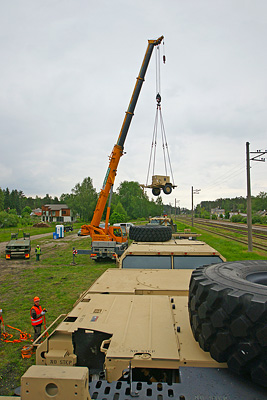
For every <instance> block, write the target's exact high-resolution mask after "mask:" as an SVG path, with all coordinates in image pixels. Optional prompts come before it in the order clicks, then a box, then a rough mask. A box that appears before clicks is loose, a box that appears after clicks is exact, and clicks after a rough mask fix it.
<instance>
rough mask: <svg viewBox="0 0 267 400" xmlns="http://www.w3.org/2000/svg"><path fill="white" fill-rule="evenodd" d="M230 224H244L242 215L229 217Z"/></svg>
mask: <svg viewBox="0 0 267 400" xmlns="http://www.w3.org/2000/svg"><path fill="white" fill-rule="evenodd" d="M231 222H245V218H244V217H242V215H240V214H237V215H233V216H232V217H231Z"/></svg>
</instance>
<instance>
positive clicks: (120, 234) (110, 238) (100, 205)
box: [77, 36, 164, 260]
mask: <svg viewBox="0 0 267 400" xmlns="http://www.w3.org/2000/svg"><path fill="white" fill-rule="evenodd" d="M163 38H164V37H163V36H160V37H159V38H158V39H156V40H149V41H148V46H147V49H146V53H145V56H144V59H143V63H142V65H141V69H140V72H139V75H138V77H137V78H136V79H137V80H136V84H135V87H134V90H133V93H132V97H131V100H130V103H129V106H128V110H127V111H126V115H125V117H124V120H123V124H122V127H121V130H120V134H119V137H118V140H117V143H116V144H115V145H114V147H113V150H112V153H111V155H110V157H109V166H108V169H107V172H106V175H105V179H104V182H103V186H102V189H101V192H100V195H99V198H98V201H97V204H96V208H95V211H94V215H93V218H92V221H91V223H90V225H82V228H81V235H83V236H85V235H90V236H91V238H92V248H91V250H89V251H88V250H77V254H86V253H87V254H88V253H89V254H90V256H91V258H92V259H95V260H97V259H99V258H106V257H109V258H116V257H117V255H121V254H122V253H123V251H124V250H125V248H127V243H128V242H127V233H126V230H124V229H123V228H121V227H117V226H116V227H115V226H109V225H108V221H109V216H110V204H111V197H112V192H113V185H114V181H115V177H116V174H117V169H118V164H119V161H120V158H121V156H122V155H123V149H124V143H125V139H126V136H127V133H128V130H129V127H130V124H131V121H132V117H133V115H134V110H135V106H136V103H137V100H138V97H139V94H140V91H141V88H142V85H143V82H144V78H145V74H146V71H147V67H148V64H149V61H150V58H151V55H152V52H153V49H154V47H155V46H158V45H159V44H160V43H161V42H162V40H163ZM108 196H109V203H108V207H107V213H106V221H105V228H101V227H100V226H99V225H100V222H101V219H102V216H103V213H104V209H105V206H106V203H107V199H108Z"/></svg>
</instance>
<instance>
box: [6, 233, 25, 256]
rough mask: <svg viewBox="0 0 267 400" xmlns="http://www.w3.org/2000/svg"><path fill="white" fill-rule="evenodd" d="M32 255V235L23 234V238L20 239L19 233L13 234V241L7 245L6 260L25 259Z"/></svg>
mask: <svg viewBox="0 0 267 400" xmlns="http://www.w3.org/2000/svg"><path fill="white" fill-rule="evenodd" d="M30 255H31V240H30V234H29V233H25V232H23V238H18V233H12V234H11V240H10V241H9V242H8V244H7V245H6V259H7V260H10V259H11V258H15V257H16V258H25V259H29V258H30Z"/></svg>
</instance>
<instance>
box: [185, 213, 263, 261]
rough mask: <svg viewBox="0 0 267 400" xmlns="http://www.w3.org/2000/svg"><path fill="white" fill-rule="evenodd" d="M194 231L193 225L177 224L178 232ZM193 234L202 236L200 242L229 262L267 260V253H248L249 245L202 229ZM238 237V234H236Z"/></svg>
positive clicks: (257, 251) (195, 230)
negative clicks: (206, 244) (216, 251)
mask: <svg viewBox="0 0 267 400" xmlns="http://www.w3.org/2000/svg"><path fill="white" fill-rule="evenodd" d="M184 229H192V227H191V225H187V224H184V223H181V222H180V221H179V222H177V230H178V231H183V230H184ZM192 232H196V233H199V234H201V236H200V238H199V240H202V241H203V242H205V243H208V244H209V245H210V246H212V247H213V248H214V249H216V250H218V251H219V252H220V253H221V254H222V255H223V256H224V257H225V258H226V260H227V261H237V260H266V257H267V254H266V252H263V251H260V250H255V249H254V251H253V252H248V250H247V245H245V244H241V243H238V242H233V241H232V240H230V239H226V238H222V237H220V236H217V235H213V234H212V233H208V232H205V231H203V230H201V229H197V228H195V227H194V228H193V229H192ZM235 236H236V234H235Z"/></svg>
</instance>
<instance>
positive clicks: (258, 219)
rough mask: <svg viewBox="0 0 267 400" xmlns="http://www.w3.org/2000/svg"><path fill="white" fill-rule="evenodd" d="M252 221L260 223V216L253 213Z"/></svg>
mask: <svg viewBox="0 0 267 400" xmlns="http://www.w3.org/2000/svg"><path fill="white" fill-rule="evenodd" d="M252 223H253V224H262V218H261V217H260V216H259V215H253V216H252Z"/></svg>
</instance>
